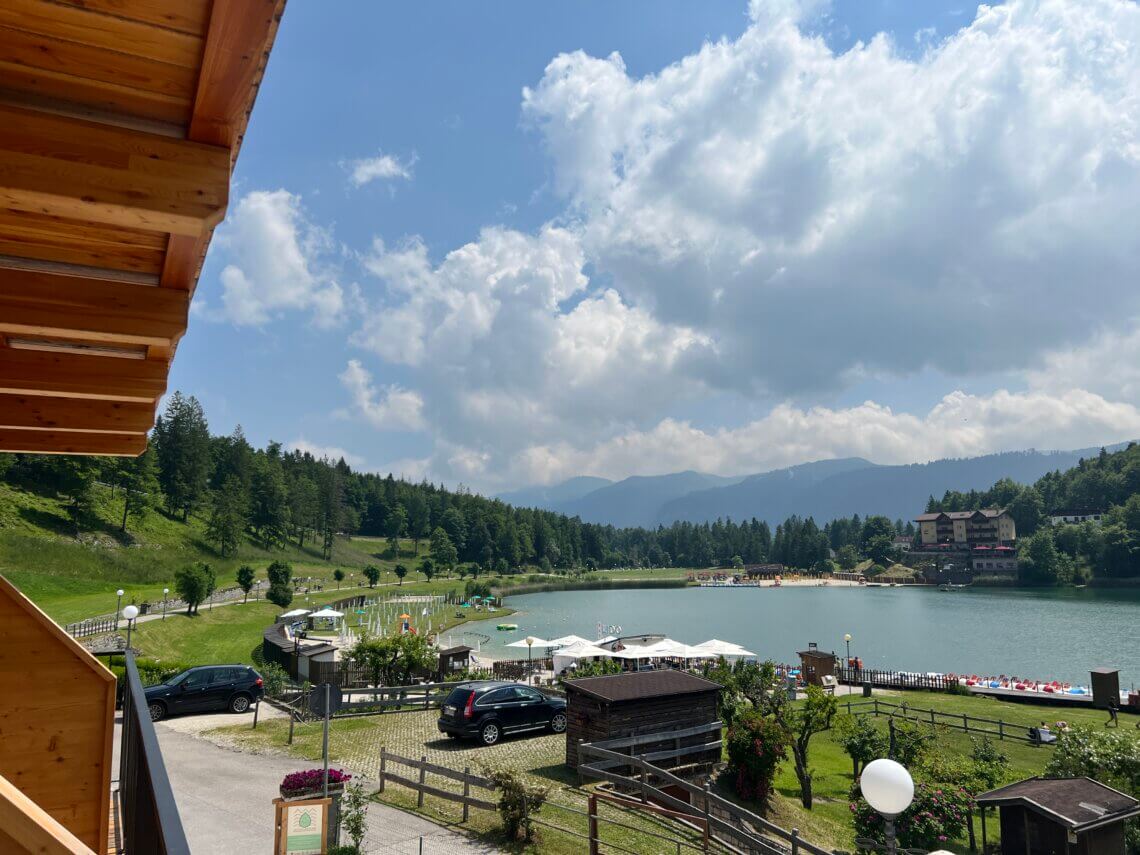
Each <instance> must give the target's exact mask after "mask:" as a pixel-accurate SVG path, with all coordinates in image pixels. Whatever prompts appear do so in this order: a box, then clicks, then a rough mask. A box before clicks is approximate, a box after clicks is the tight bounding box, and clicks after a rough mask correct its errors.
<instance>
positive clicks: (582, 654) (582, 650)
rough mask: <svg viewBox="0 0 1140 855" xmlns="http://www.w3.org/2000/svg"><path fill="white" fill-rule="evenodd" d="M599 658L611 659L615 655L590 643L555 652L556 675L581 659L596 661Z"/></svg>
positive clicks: (584, 642)
mask: <svg viewBox="0 0 1140 855" xmlns="http://www.w3.org/2000/svg"><path fill="white" fill-rule="evenodd" d="M599 656H603V657H606V658H610V657H612V656H614V654H613V653H611V652H610V651H608V650H605V649H603V648H601V647H597V646H595V645H593V644H591V643H590V642H588V641H583V642H580V643H578V644H571V645H569V646H568V647H563V648H562V649H561V650H556V651H555V652H554V673H556V674H557V673H559V672H560V671H562V669H563V668H568V667H570V665H572V664H573V663H574V662H577V661H578V660H579V659H594V658H596V657H599Z"/></svg>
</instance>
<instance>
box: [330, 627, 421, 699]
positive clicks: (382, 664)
mask: <svg viewBox="0 0 1140 855" xmlns="http://www.w3.org/2000/svg"><path fill="white" fill-rule="evenodd" d="M348 657H349V659H351V660H352V661H353V662H355V663H357V664H358V665H360V666H361V667H362V668H364V669H365V670H366V671H368V673H369V674H370V676H371V679H372V685H373V686H407V685H409V684H410V683H411V681H412V678H413V677H414V676H416V675H417V674H419V673H422V672H425V671H427V672H430V671H433V670H435V666H436V664H437V662H438V656H437V654H436V651H435V648H434V647H432V646H431V644H430V643H429V642H428V640H427V638H426V636H422V635H417V634H415V633H411V632H407V633H403V634H401V635H390V636H387V637H386V638H378V637H376V636H372V635H367V634H365V635H363V636H361V638H360V640H358V641H357V642H356V644H354V645H353V646H352V647H350V648H349V650H348Z"/></svg>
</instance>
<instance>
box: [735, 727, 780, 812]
mask: <svg viewBox="0 0 1140 855" xmlns="http://www.w3.org/2000/svg"><path fill="white" fill-rule="evenodd" d="M788 743H789V737H788V732H787V731H786V730H785V729H784V728H783V727H782V726H781V725H780V724H779V723H778V722H777V721H776V720H775V719H772V718H768V717H767V716H763V715H761V714H760V713H758V712H755V711H752V710H750V711H748V712H746V713H744V714H743V715H741V716H739V717H738V718H737V720H736V723H735V724H733V726H732V727H731V728H729V731H728V769H729V772H731V773H732V775H733V784H734V786H735V787H736V792H737V793H738V794H739V795H740V796H742V797H743V798H746V799H753V800H755V801H758V802H760V803H761V805H763V804H764V803H766V802H767V800H768V795H769V794H770V793H771V791H772V780H773V779H774V778H775V777H776V772H777V770H778V769H779V768H780V764H781V763H783V762H784V760H785V758H786V757H787V756H788Z"/></svg>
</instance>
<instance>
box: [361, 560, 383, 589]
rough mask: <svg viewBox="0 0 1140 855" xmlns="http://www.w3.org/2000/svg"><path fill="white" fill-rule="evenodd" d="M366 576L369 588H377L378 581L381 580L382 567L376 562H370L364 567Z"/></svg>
mask: <svg viewBox="0 0 1140 855" xmlns="http://www.w3.org/2000/svg"><path fill="white" fill-rule="evenodd" d="M364 578H365V579H367V580H368V587H369V588H375V587H376V583H377V582H379V581H380V568H379V567H377V566H376V565H375V564H369V565H368V566H367V567H365V568H364Z"/></svg>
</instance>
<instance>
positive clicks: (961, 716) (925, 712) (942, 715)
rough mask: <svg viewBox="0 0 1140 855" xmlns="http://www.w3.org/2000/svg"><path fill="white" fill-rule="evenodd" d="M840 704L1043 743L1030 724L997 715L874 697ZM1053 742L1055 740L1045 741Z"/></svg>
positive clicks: (864, 711)
mask: <svg viewBox="0 0 1140 855" xmlns="http://www.w3.org/2000/svg"><path fill="white" fill-rule="evenodd" d="M839 706H840V708H841V709H843V710H844V711H846V712H847V713H848V714H849V715H854V716H861V715H873V716H881V715H885V716H892V717H895V718H903V719H906V720H907V721H913V722H917V723H919V724H929V725H930V726H931V727H945V728H949V729H950V730H960V731H962V732H963V733H976V734H978V735H980V736H996V737H997V738H998V739H999V740H1003V741H1004V740H1006V739H1010V740H1013V741H1015V742H1026V743H1029V744H1030V745H1038V746H1040V745H1041V744H1042V743H1041V742H1040V741H1039V740H1037V739H1035V738H1034V737H1033V736H1031V735H1030V730H1031V729H1032V728H1030V727H1029V726H1028V725H1024V724H1013V723H1011V722H1008V721H1002V720H1001V719H996V718H981V717H980V716H973V715H966V714H965V713H946V712H940V711H938V710H931V709H920V708H918V707H912V706H909V705H908V704H893V703H890V702H889V701H881V700H879V699H878V698H872V699H871V700H867V701H847V702H846V703H843V702H842V701H841V702H840V704H839ZM1044 744H1045V745H1050V744H1052V743H1048V742H1047V743H1044Z"/></svg>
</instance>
